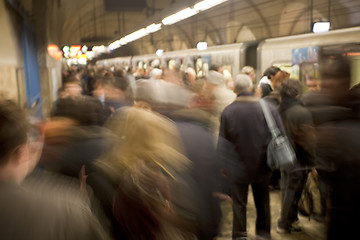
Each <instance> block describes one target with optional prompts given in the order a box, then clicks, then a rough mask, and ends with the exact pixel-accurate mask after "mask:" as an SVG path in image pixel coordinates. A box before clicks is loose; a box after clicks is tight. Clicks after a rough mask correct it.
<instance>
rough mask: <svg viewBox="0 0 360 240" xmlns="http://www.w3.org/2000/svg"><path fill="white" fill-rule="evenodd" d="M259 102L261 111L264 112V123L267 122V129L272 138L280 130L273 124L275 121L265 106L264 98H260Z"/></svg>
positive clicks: (277, 134)
mask: <svg viewBox="0 0 360 240" xmlns="http://www.w3.org/2000/svg"><path fill="white" fill-rule="evenodd" d="M259 102H260V106H261V109H262V111H263V113H264V116H265V119H266V123H267V125H268V127H269V130H270V132H271V136H272V137H273V138H276V137H277V136H279V134H280V131H279V129H278V127H277V126H276V124H275V121H274V119H273V117H272V115H271V113H270V110H269V108H268V106H267V103H266V102H265V100H264V99H260V101H259Z"/></svg>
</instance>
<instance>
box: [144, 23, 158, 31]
mask: <svg viewBox="0 0 360 240" xmlns="http://www.w3.org/2000/svg"><path fill="white" fill-rule="evenodd" d="M160 29H161V23H158V24H155V23H153V24H151V25H149V26H147V27H146V28H145V30H146V32H147V33H154V32H157V31H159V30H160Z"/></svg>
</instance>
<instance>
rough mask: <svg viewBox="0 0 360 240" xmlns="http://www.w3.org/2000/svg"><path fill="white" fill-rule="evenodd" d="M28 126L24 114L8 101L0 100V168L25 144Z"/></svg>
mask: <svg viewBox="0 0 360 240" xmlns="http://www.w3.org/2000/svg"><path fill="white" fill-rule="evenodd" d="M28 130H29V124H28V122H27V120H26V117H25V114H24V112H23V111H22V110H21V109H20V108H19V107H18V106H17V105H16V104H15V103H14V102H13V101H10V100H3V99H1V100H0V131H1V133H0V167H2V166H3V165H6V164H7V163H8V161H9V159H10V157H11V155H12V154H14V153H15V152H16V151H17V149H18V148H19V147H20V146H22V145H24V144H26V142H27V132H28Z"/></svg>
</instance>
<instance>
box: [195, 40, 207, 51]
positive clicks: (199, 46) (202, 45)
mask: <svg viewBox="0 0 360 240" xmlns="http://www.w3.org/2000/svg"><path fill="white" fill-rule="evenodd" d="M196 48H197V49H198V50H200V51H202V50H206V49H207V42H198V43H197V45H196Z"/></svg>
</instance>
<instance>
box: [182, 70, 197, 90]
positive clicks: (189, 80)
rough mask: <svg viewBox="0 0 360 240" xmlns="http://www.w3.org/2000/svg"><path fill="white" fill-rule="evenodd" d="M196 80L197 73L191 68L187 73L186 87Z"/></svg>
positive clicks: (185, 77)
mask: <svg viewBox="0 0 360 240" xmlns="http://www.w3.org/2000/svg"><path fill="white" fill-rule="evenodd" d="M195 80H196V72H195V70H194V69H193V68H191V67H189V68H187V69H186V71H185V76H184V82H185V85H187V86H188V85H190V86H191V85H192V84H193V83H194V82H195Z"/></svg>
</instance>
